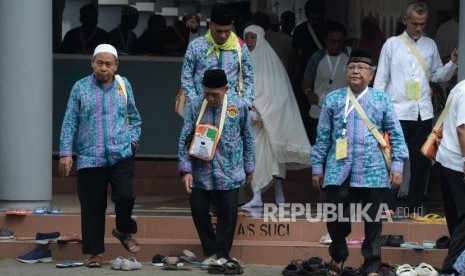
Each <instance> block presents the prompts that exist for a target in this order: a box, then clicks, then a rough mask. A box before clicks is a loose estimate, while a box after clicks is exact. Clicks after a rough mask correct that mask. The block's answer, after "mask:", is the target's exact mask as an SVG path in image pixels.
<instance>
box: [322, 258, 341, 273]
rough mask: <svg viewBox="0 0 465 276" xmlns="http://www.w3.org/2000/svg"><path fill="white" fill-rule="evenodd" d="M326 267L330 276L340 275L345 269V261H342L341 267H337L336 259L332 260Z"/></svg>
mask: <svg viewBox="0 0 465 276" xmlns="http://www.w3.org/2000/svg"><path fill="white" fill-rule="evenodd" d="M326 267H327V268H328V275H340V274H341V272H342V268H343V267H344V261H341V265H340V266H337V264H336V263H335V261H334V259H331V261H330V262H329V263H326Z"/></svg>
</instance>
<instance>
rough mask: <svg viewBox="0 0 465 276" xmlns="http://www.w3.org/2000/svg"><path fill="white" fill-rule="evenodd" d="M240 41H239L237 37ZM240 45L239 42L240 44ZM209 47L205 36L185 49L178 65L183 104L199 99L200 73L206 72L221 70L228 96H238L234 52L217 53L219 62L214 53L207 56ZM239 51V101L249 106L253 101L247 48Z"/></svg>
mask: <svg viewBox="0 0 465 276" xmlns="http://www.w3.org/2000/svg"><path fill="white" fill-rule="evenodd" d="M238 39H240V38H238ZM242 43H243V42H241V44H242ZM211 46H212V44H211V43H210V42H208V41H207V40H206V39H205V36H201V37H199V38H196V39H194V40H193V41H191V42H190V43H189V46H188V47H187V51H186V55H185V56H184V63H183V66H182V74H181V84H182V89H183V93H184V95H185V97H186V100H187V102H189V103H190V102H193V101H195V100H196V98H200V99H203V98H204V95H203V87H202V80H203V73H204V72H205V71H206V70H208V69H223V70H224V71H225V73H226V77H227V79H228V86H229V91H230V92H228V93H229V94H228V97H230V98H232V97H233V96H235V95H236V96H237V95H238V83H239V56H238V54H237V52H236V51H235V50H231V51H229V50H228V51H223V50H220V51H219V59H218V58H217V57H216V54H215V52H213V53H211V54H210V55H208V56H207V52H208V50H209V49H210V48H211ZM241 49H242V60H241V66H242V78H243V88H242V100H243V101H244V102H245V103H246V104H247V106H249V107H251V106H252V103H253V100H254V89H253V68H252V60H251V57H250V52H249V49H248V48H247V45H246V44H245V43H243V44H242V46H241Z"/></svg>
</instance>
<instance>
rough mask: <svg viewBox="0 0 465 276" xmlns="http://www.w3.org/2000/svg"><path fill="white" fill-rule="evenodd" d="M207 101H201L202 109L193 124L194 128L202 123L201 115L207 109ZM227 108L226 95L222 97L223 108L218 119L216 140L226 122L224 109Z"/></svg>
mask: <svg viewBox="0 0 465 276" xmlns="http://www.w3.org/2000/svg"><path fill="white" fill-rule="evenodd" d="M207 104H208V102H207V100H203V102H202V107H201V108H200V113H199V117H198V118H197V122H196V123H195V125H196V126H198V125H200V122H201V121H202V118H203V114H204V113H205V109H206V108H207ZM227 108H228V94H225V95H224V99H223V106H222V109H221V118H220V125H219V127H218V136H217V137H218V138H217V139H218V140H219V139H220V137H221V133H222V132H223V127H224V121H225V120H226V109H227Z"/></svg>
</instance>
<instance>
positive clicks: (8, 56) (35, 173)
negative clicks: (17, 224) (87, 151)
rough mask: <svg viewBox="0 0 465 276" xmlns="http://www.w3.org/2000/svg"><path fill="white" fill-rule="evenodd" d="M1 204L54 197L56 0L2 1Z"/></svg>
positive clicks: (29, 203)
mask: <svg viewBox="0 0 465 276" xmlns="http://www.w3.org/2000/svg"><path fill="white" fill-rule="evenodd" d="M0 37H1V38H2V42H1V43H0V60H1V62H0V209H3V208H6V207H19V206H24V207H34V206H42V205H47V204H49V201H50V200H51V197H52V120H53V116H52V95H53V93H52V89H53V85H52V80H53V72H52V62H53V57H52V0H42V1H37V0H2V1H0Z"/></svg>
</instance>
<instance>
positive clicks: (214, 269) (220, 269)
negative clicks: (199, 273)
mask: <svg viewBox="0 0 465 276" xmlns="http://www.w3.org/2000/svg"><path fill="white" fill-rule="evenodd" d="M207 271H208V274H224V272H225V271H226V268H225V266H224V265H220V264H211V265H209V266H208V267H207Z"/></svg>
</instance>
